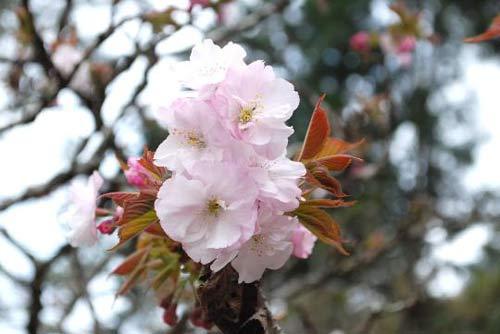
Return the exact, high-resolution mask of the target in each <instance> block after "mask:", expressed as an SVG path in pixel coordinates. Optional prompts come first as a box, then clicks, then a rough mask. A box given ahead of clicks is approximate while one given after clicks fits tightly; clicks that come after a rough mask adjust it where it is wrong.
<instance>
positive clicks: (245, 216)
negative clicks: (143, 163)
mask: <svg viewBox="0 0 500 334" xmlns="http://www.w3.org/2000/svg"><path fill="white" fill-rule="evenodd" d="M247 174H248V173H247V172H246V171H245V170H242V169H241V168H239V167H237V166H234V165H231V164H229V163H217V162H205V163H204V162H199V163H197V164H195V165H194V166H193V168H191V170H190V171H189V175H182V174H176V175H174V176H173V177H172V178H171V179H168V180H167V181H165V183H164V184H163V185H162V186H161V188H160V190H159V192H158V198H157V200H156V202H155V210H156V212H157V215H158V217H159V218H160V224H161V226H162V227H163V229H164V230H165V232H166V233H167V235H168V236H169V237H170V238H172V239H173V240H176V241H178V242H181V243H194V242H200V243H203V245H204V247H206V248H214V249H219V248H225V247H230V246H232V245H234V244H235V243H237V242H238V241H240V240H241V238H242V237H243V238H247V239H248V238H249V237H250V236H251V235H252V233H253V232H254V230H255V221H256V216H257V206H256V198H257V188H256V186H255V184H254V182H253V180H252V179H251V178H250V177H249V176H248V175H247Z"/></svg>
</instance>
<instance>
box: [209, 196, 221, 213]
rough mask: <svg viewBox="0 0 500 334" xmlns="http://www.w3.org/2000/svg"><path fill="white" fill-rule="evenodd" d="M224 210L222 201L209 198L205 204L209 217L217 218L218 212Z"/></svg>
mask: <svg viewBox="0 0 500 334" xmlns="http://www.w3.org/2000/svg"><path fill="white" fill-rule="evenodd" d="M223 209H224V201H221V200H218V199H217V198H211V199H209V200H208V202H207V212H208V214H209V215H210V216H213V217H217V216H218V215H219V214H220V211H221V210H223Z"/></svg>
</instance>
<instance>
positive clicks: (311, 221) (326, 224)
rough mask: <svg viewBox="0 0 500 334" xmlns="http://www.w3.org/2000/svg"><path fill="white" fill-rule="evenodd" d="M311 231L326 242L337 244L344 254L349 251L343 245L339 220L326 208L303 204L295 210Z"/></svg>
mask: <svg viewBox="0 0 500 334" xmlns="http://www.w3.org/2000/svg"><path fill="white" fill-rule="evenodd" d="M293 214H295V215H296V216H297V218H299V221H300V222H301V223H302V225H304V226H305V227H306V228H307V229H308V230H309V231H311V232H312V233H313V234H314V235H315V236H317V237H318V239H320V240H321V241H323V242H324V243H327V244H329V245H332V246H335V247H336V248H337V250H338V251H339V252H341V253H342V254H344V255H349V253H348V252H347V251H346V250H345V249H344V247H343V246H342V242H343V240H342V238H341V232H340V228H339V226H338V224H337V222H336V221H335V220H334V219H333V218H332V217H331V216H330V215H329V214H328V213H326V212H325V211H324V210H321V209H319V208H317V207H312V206H304V205H301V206H300V207H299V208H298V209H297V210H295V211H294V212H293Z"/></svg>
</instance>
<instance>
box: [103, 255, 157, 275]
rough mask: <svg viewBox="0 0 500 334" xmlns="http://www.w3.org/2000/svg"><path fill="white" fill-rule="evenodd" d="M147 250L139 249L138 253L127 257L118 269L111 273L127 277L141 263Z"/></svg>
mask: <svg viewBox="0 0 500 334" xmlns="http://www.w3.org/2000/svg"><path fill="white" fill-rule="evenodd" d="M148 254H149V248H143V249H139V250H138V251H136V252H134V253H132V254H131V255H129V256H128V257H127V258H126V259H125V260H124V261H123V262H122V263H121V264H120V265H119V266H118V267H116V268H115V269H114V270H113V271H112V273H113V274H115V275H120V276H124V275H128V274H130V273H131V272H132V271H133V270H134V269H135V268H136V267H137V265H138V264H139V263H140V262H141V260H142V259H143V258H144V257H145V256H148Z"/></svg>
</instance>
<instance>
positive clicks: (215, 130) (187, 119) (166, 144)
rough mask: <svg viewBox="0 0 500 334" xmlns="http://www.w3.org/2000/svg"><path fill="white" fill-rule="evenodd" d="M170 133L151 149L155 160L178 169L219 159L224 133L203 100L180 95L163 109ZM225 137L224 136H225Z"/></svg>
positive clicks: (214, 113)
mask: <svg viewBox="0 0 500 334" xmlns="http://www.w3.org/2000/svg"><path fill="white" fill-rule="evenodd" d="M164 116H165V122H166V124H167V127H168V130H169V132H170V135H169V136H168V137H167V139H165V140H164V141H163V142H162V143H161V144H160V146H159V147H158V148H157V150H156V152H155V157H154V159H155V163H156V164H157V165H158V166H163V167H167V168H168V169H170V170H173V171H176V172H177V171H182V170H184V168H186V167H189V166H190V165H192V164H193V163H195V162H196V161H221V160H222V158H223V150H222V149H221V148H220V147H219V146H221V145H224V144H225V142H226V140H228V139H227V134H225V133H224V132H223V131H221V129H220V128H221V126H220V124H219V123H218V120H217V116H218V115H217V113H216V111H215V110H212V109H211V107H210V105H209V104H207V103H205V102H204V101H201V100H198V99H193V98H184V99H178V100H176V101H174V103H173V104H172V105H171V106H170V107H169V108H168V109H167V110H166V111H165V113H164ZM225 136H226V137H225Z"/></svg>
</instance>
